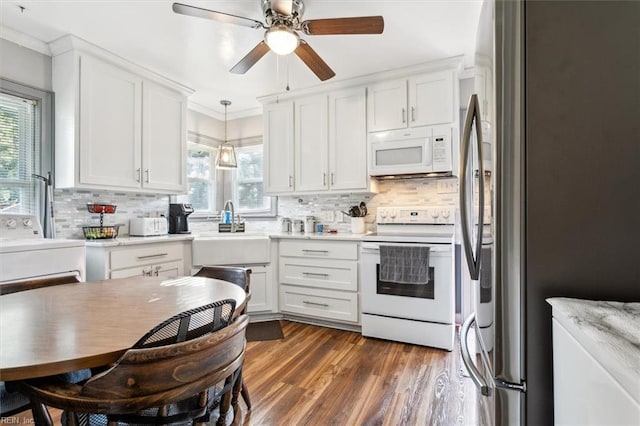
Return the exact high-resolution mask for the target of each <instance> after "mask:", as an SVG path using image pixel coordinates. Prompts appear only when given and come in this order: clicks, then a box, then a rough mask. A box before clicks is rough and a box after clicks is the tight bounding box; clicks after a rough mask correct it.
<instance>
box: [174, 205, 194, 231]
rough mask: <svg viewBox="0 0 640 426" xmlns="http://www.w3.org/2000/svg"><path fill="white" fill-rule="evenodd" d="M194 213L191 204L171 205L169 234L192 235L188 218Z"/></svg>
mask: <svg viewBox="0 0 640 426" xmlns="http://www.w3.org/2000/svg"><path fill="white" fill-rule="evenodd" d="M191 213H193V207H191V204H183V203H179V204H169V233H170V234H190V233H191V232H190V231H189V222H187V216H189V215H190V214H191Z"/></svg>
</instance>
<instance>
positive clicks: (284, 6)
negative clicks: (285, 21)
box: [271, 0, 293, 16]
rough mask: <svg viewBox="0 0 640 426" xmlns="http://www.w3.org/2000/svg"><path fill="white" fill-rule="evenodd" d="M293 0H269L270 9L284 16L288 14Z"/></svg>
mask: <svg viewBox="0 0 640 426" xmlns="http://www.w3.org/2000/svg"><path fill="white" fill-rule="evenodd" d="M292 8H293V0H271V9H272V10H274V11H275V12H276V13H279V14H280V15H284V16H290V15H291V11H292Z"/></svg>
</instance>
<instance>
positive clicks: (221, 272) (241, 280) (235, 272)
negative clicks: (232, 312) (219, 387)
mask: <svg viewBox="0 0 640 426" xmlns="http://www.w3.org/2000/svg"><path fill="white" fill-rule="evenodd" d="M194 276H196V277H205V278H214V279H218V280H223V281H228V282H230V283H233V284H235V285H237V286H239V287H240V288H242V289H243V290H244V291H245V293H246V295H247V297H246V299H245V300H246V303H245V305H244V307H243V309H242V311H241V312H240V313H241V314H246V313H247V304H248V303H249V299H251V269H250V268H240V267H235V266H203V267H202V268H200V270H199V271H198V272H196V273H195V275H194ZM238 387H239V389H234V391H233V397H232V400H231V405H233V406H234V407H235V406H236V405H237V403H238V393H240V394H241V395H242V399H243V400H244V402H245V404H247V410H251V397H250V396H249V390H248V389H247V386H246V384H245V382H244V379H243V378H242V370H241V371H240V380H238Z"/></svg>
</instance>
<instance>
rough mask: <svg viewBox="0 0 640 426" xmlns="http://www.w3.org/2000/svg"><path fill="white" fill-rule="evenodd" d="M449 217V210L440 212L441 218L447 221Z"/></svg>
mask: <svg viewBox="0 0 640 426" xmlns="http://www.w3.org/2000/svg"><path fill="white" fill-rule="evenodd" d="M450 215H451V212H449V210H442V217H444V218H445V219H449V216H450Z"/></svg>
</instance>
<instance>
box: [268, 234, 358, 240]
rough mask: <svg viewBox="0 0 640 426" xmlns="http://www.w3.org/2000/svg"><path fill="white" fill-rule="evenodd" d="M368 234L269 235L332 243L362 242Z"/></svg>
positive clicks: (275, 237)
mask: <svg viewBox="0 0 640 426" xmlns="http://www.w3.org/2000/svg"><path fill="white" fill-rule="evenodd" d="M365 235H367V234H351V233H349V232H338V233H335V234H330V233H327V232H324V233H322V234H316V233H313V234H279V233H275V234H269V237H271V238H273V239H288V238H290V239H297V240H330V241H341V240H342V241H362V237H364V236H365Z"/></svg>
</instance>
